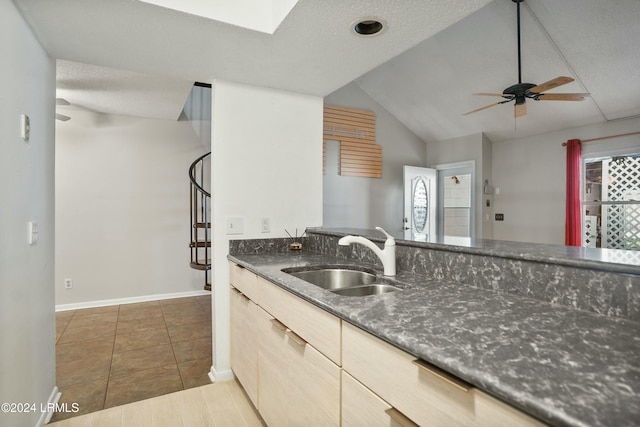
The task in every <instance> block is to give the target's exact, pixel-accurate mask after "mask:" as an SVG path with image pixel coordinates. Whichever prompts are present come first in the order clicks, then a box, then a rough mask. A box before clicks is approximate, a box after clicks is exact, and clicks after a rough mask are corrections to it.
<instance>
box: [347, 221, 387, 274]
mask: <svg viewBox="0 0 640 427" xmlns="http://www.w3.org/2000/svg"><path fill="white" fill-rule="evenodd" d="M376 230H378V231H380V232H382V233H384V235H385V236H387V240H386V241H385V242H384V249H380V248H379V247H378V245H376V244H375V243H373V242H372V241H371V240H369V239H365V238H364V237H361V236H344V237H343V238H341V239H340V240H338V244H339V245H341V246H349V245H352V244H354V243H359V244H361V245H363V246H366V247H368V248H369V249H371V250H372V251H373V252H374V253H375V254H376V255H377V256H378V258H380V261H382V267H383V268H384V275H385V276H395V275H396V241H395V240H394V238H393V237H391V235H390V234H389V233H387V232H386V231H384V230H383V229H382V227H376Z"/></svg>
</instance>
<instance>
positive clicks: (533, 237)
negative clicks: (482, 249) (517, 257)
mask: <svg viewBox="0 0 640 427" xmlns="http://www.w3.org/2000/svg"><path fill="white" fill-rule="evenodd" d="M639 130H640V119H639V118H636V119H629V120H621V121H613V122H609V123H603V124H598V125H590V126H583V127H579V128H574V129H567V130H563V131H558V132H550V133H546V134H543V135H538V136H533V137H529V138H521V139H514V140H510V141H503V142H498V143H493V181H494V184H495V186H496V187H499V188H500V194H496V195H495V196H494V207H495V212H500V213H504V222H494V224H493V226H494V238H495V239H499V240H515V241H522V242H534V243H550V244H559V245H563V244H564V233H565V229H564V226H565V194H566V193H565V180H566V176H565V170H566V149H565V148H564V147H563V146H562V145H561V144H562V143H563V142H566V141H567V140H568V139H574V138H577V139H591V138H598V137H602V136H608V135H616V134H624V133H629V132H637V131H639ZM632 146H635V147H637V149H638V150H640V137H638V136H637V135H636V136H635V137H628V138H616V139H608V140H604V141H599V142H587V143H585V144H584V146H583V153H589V152H593V151H602V150H607V149H614V148H616V149H619V148H622V151H626V152H629V150H628V148H629V147H632ZM624 147H627V149H625V148H624Z"/></svg>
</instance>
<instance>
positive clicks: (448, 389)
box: [342, 322, 541, 427]
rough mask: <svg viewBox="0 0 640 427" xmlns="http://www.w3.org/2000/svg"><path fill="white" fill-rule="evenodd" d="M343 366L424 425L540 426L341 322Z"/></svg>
mask: <svg viewBox="0 0 640 427" xmlns="http://www.w3.org/2000/svg"><path fill="white" fill-rule="evenodd" d="M342 367H343V369H344V370H345V371H346V372H348V373H349V374H351V375H352V376H353V377H354V378H356V379H358V380H359V381H360V382H361V383H362V384H364V385H365V386H367V387H368V388H370V389H371V390H372V391H373V392H374V393H376V394H377V395H379V396H380V397H381V398H382V399H384V400H385V401H387V402H388V403H389V404H390V405H392V406H393V407H395V408H396V409H397V410H399V411H400V412H401V413H402V414H404V415H405V416H407V417H409V418H410V419H411V420H412V421H414V422H415V423H417V424H418V425H421V426H433V427H436V426H442V427H448V426H474V427H475V426H487V427H489V426H505V427H506V426H511V425H518V426H529V425H530V426H539V425H541V424H539V423H538V422H537V421H536V420H534V419H533V418H531V417H529V416H527V415H526V414H523V413H521V412H519V411H517V410H516V409H514V408H511V407H509V406H507V405H505V404H503V403H502V402H499V401H497V400H495V399H493V398H491V397H490V396H488V395H486V394H484V393H482V392H480V391H479V390H477V389H475V388H473V387H472V386H471V385H469V384H467V383H465V382H464V381H462V380H460V379H458V378H455V377H453V376H451V375H449V374H447V373H446V372H443V371H441V370H439V369H437V368H436V367H434V366H430V365H428V364H426V363H425V362H422V361H417V360H416V358H415V357H413V356H412V355H410V354H408V353H406V352H404V351H402V350H400V349H398V348H396V347H394V346H392V345H390V344H387V343H386V342H384V341H382V340H380V339H378V338H376V337H374V336H372V335H371V334H369V333H366V332H364V331H362V330H361V329H359V328H356V327H355V326H352V325H350V324H347V323H346V322H345V323H343V326H342ZM498 413H499V415H498ZM512 417H516V418H512ZM514 420H517V421H514Z"/></svg>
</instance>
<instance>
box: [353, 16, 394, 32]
mask: <svg viewBox="0 0 640 427" xmlns="http://www.w3.org/2000/svg"><path fill="white" fill-rule="evenodd" d="M352 28H353V32H354V33H356V34H358V35H360V36H365V37H368V36H374V35H377V34H380V33H381V32H382V31H383V30H385V29H386V22H384V21H383V20H382V19H380V18H375V17H367V18H362V19H358V20H357V21H356V22H355V23H354V24H353V26H352Z"/></svg>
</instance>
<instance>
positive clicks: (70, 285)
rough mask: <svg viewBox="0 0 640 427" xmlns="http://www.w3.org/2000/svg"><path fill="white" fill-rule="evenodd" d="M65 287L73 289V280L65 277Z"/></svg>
mask: <svg viewBox="0 0 640 427" xmlns="http://www.w3.org/2000/svg"><path fill="white" fill-rule="evenodd" d="M64 288H65V289H71V288H73V280H71V279H64Z"/></svg>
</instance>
